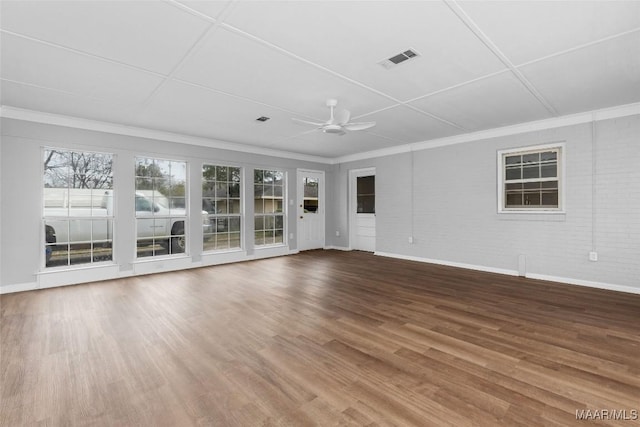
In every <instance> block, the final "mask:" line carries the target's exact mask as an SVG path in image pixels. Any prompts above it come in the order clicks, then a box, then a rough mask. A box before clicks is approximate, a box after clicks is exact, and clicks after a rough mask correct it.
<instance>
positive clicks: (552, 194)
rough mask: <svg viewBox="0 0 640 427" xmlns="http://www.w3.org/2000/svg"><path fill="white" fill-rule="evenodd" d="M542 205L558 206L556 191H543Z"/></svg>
mask: <svg viewBox="0 0 640 427" xmlns="http://www.w3.org/2000/svg"><path fill="white" fill-rule="evenodd" d="M542 205H544V206H549V207H558V191H557V190H556V191H544V192H543V193H542Z"/></svg>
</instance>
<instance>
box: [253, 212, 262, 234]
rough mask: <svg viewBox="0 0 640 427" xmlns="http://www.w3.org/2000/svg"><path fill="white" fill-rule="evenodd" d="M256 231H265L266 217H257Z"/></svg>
mask: <svg viewBox="0 0 640 427" xmlns="http://www.w3.org/2000/svg"><path fill="white" fill-rule="evenodd" d="M254 229H255V230H256V231H260V230H264V217H263V216H257V217H255V220H254Z"/></svg>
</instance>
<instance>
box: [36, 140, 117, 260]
mask: <svg viewBox="0 0 640 427" xmlns="http://www.w3.org/2000/svg"><path fill="white" fill-rule="evenodd" d="M43 176H44V180H43V186H44V188H43V207H44V212H43V222H44V236H45V242H44V247H45V266H46V267H58V266H71V265H78V264H92V263H96V262H104V261H112V260H113V249H112V248H113V155H112V154H105V153H90V152H84V151H69V150H58V149H51V148H47V149H45V150H44V175H43Z"/></svg>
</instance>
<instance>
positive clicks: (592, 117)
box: [332, 102, 640, 164]
mask: <svg viewBox="0 0 640 427" xmlns="http://www.w3.org/2000/svg"><path fill="white" fill-rule="evenodd" d="M636 114H640V102H637V103H634V104H626V105H619V106H616V107H611V108H603V109H601V110H593V111H588V112H584V113H578V114H570V115H566V116H560V117H552V118H549V119H542V120H536V121H533V122H527V123H520V124H516V125H511V126H504V127H500V128H493V129H487V130H482V131H478V132H472V133H465V134H461V135H454V136H448V137H444V138H437V139H431V140H428V141H421V142H414V143H411V144H405V145H399V146H395V147H389V148H382V149H380V150H372V151H366V152H364V153H356V154H348V155H346V156H341V157H336V158H334V159H333V162H332V163H334V164H336V163H346V162H353V161H356V160H367V159H373V158H376V157H384V156H391V155H394V154H401V153H408V152H411V151H420V150H428V149H431V148H437V147H446V146H449V145H455V144H462V143H465V142H473V141H480V140H483V139H490V138H497V137H501V136H511V135H518V134H522V133H527V132H536V131H543V130H547V129H556V128H560V127H565V126H573V125H579V124H584V123H590V122H592V121H601V120H609V119H616V118H619V117H627V116H634V115H636Z"/></svg>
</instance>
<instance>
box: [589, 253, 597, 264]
mask: <svg viewBox="0 0 640 427" xmlns="http://www.w3.org/2000/svg"><path fill="white" fill-rule="evenodd" d="M589 261H594V262H595V261H598V252H589Z"/></svg>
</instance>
